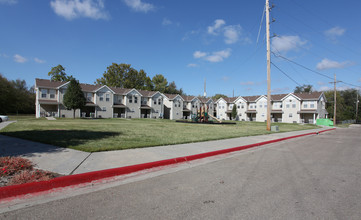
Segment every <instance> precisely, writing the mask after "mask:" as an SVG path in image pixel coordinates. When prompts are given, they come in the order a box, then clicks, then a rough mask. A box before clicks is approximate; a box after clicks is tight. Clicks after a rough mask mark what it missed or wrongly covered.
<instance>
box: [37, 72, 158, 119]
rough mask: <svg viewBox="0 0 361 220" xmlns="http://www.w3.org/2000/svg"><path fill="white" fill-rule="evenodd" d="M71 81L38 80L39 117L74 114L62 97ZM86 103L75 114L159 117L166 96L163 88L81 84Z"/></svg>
mask: <svg viewBox="0 0 361 220" xmlns="http://www.w3.org/2000/svg"><path fill="white" fill-rule="evenodd" d="M68 84H69V82H59V81H51V80H46V79H36V80H35V91H36V101H35V106H36V117H37V118H39V117H45V116H53V117H73V111H72V110H68V109H66V107H65V106H64V104H63V97H64V94H65V92H66V89H67V86H68ZM80 86H81V88H82V91H83V93H84V96H85V98H86V104H85V106H84V107H83V108H82V109H77V110H76V111H75V115H76V117H92V118H160V117H163V109H164V108H163V99H164V96H163V94H161V93H160V92H153V91H152V92H150V91H142V90H140V91H138V90H136V89H124V88H116V87H108V86H105V85H104V86H102V85H90V84H80Z"/></svg>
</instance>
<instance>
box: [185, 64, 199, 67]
mask: <svg viewBox="0 0 361 220" xmlns="http://www.w3.org/2000/svg"><path fill="white" fill-rule="evenodd" d="M197 66H198V64H195V63H190V64H188V65H187V67H197Z"/></svg>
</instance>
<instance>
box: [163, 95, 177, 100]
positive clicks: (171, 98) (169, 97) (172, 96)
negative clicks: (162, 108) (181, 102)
mask: <svg viewBox="0 0 361 220" xmlns="http://www.w3.org/2000/svg"><path fill="white" fill-rule="evenodd" d="M164 95H165V96H166V97H167V98H168V99H169V100H173V99H174V98H175V97H176V96H177V95H178V94H167V93H164Z"/></svg>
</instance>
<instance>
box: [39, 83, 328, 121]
mask: <svg viewBox="0 0 361 220" xmlns="http://www.w3.org/2000/svg"><path fill="white" fill-rule="evenodd" d="M68 84H69V82H59V81H51V80H46V79H36V80H35V91H36V102H35V106H36V117H37V118H39V117H45V116H53V117H73V111H72V110H68V109H67V108H66V107H65V106H64V104H63V98H64V94H65V92H66V90H67V87H68ZM80 86H81V89H82V91H83V93H84V97H85V98H86V104H85V106H84V107H83V108H82V109H77V110H76V112H75V114H76V117H90V118H166V119H171V120H177V119H190V118H191V115H192V114H196V113H197V111H198V110H199V108H200V107H203V106H207V108H208V113H209V114H212V115H213V116H215V117H217V118H218V119H221V120H232V109H233V106H234V105H236V109H237V116H236V118H235V120H240V121H259V122H264V121H266V120H267V97H266V96H265V95H258V96H238V97H231V98H220V99H218V100H217V101H216V102H215V101H214V100H212V99H211V98H205V97H196V96H181V95H178V94H162V93H160V92H157V91H145V90H137V89H125V88H117V87H108V86H106V85H90V84H80ZM326 102H327V100H326V97H325V95H324V94H323V92H312V93H289V94H275V95H271V120H272V122H285V123H311V124H314V123H316V120H317V119H318V118H327V115H328V113H327V111H326Z"/></svg>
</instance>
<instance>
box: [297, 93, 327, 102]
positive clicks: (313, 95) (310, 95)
mask: <svg viewBox="0 0 361 220" xmlns="http://www.w3.org/2000/svg"><path fill="white" fill-rule="evenodd" d="M294 95H295V96H297V97H299V98H300V99H303V100H318V99H319V98H320V96H321V95H322V92H310V93H294Z"/></svg>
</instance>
